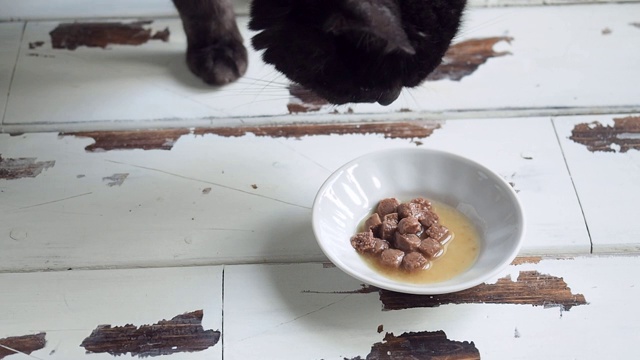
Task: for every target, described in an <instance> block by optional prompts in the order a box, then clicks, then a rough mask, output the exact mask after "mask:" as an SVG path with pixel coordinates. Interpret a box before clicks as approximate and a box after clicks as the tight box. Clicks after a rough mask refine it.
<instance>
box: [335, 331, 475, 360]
mask: <svg viewBox="0 0 640 360" xmlns="http://www.w3.org/2000/svg"><path fill="white" fill-rule="evenodd" d="M366 359H380V360H382V359H426V360H430V359H431V360H437V359H443V360H444V359H450V360H476V359H477V360H479V359H480V351H478V349H477V348H476V346H475V344H474V343H473V342H469V341H454V340H449V339H448V338H447V334H446V333H445V332H444V331H441V330H440V331H421V332H408V333H403V334H402V335H400V336H395V335H393V333H387V334H386V335H385V337H384V339H383V341H382V342H378V343H375V344H373V346H372V347H371V352H370V353H369V354H368V355H367V356H366ZM345 360H348V359H346V358H345ZM351 360H362V358H361V357H360V356H357V357H355V358H352V359H351Z"/></svg>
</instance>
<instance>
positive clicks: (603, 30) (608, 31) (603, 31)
mask: <svg viewBox="0 0 640 360" xmlns="http://www.w3.org/2000/svg"><path fill="white" fill-rule="evenodd" d="M611 32H612V31H611V29H610V28H608V27H606V28H604V29H602V35H609V34H611Z"/></svg>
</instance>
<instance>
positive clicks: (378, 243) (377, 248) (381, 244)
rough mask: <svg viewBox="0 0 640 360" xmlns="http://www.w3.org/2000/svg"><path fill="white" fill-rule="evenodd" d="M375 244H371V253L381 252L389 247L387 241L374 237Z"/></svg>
mask: <svg viewBox="0 0 640 360" xmlns="http://www.w3.org/2000/svg"><path fill="white" fill-rule="evenodd" d="M374 240H375V244H374V245H373V249H371V251H370V252H371V253H373V254H376V255H377V254H380V253H381V252H383V251H385V250H387V249H388V248H389V242H388V241H386V240H382V239H374Z"/></svg>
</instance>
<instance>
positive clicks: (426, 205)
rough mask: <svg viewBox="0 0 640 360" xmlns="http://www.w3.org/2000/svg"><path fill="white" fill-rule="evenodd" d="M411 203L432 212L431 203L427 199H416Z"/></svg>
mask: <svg viewBox="0 0 640 360" xmlns="http://www.w3.org/2000/svg"><path fill="white" fill-rule="evenodd" d="M410 202H411V203H414V204H418V205H420V206H421V207H423V208H426V209H429V210H431V201H429V200H427V199H425V198H415V199H412V200H411V201H410Z"/></svg>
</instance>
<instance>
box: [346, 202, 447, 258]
mask: <svg viewBox="0 0 640 360" xmlns="http://www.w3.org/2000/svg"><path fill="white" fill-rule="evenodd" d="M439 219H440V218H439V216H438V214H436V213H435V211H434V210H433V206H432V204H431V202H430V201H429V200H427V199H424V198H416V199H413V200H411V201H409V202H407V203H401V202H400V201H399V200H398V199H395V198H388V199H383V200H381V201H380V202H379V203H378V206H377V207H376V211H375V212H374V213H373V214H371V216H369V217H368V218H367V219H366V220H365V221H364V226H363V229H362V231H361V232H358V233H357V234H355V235H353V236H352V237H351V245H352V246H353V248H354V249H356V251H357V252H358V253H360V254H361V255H364V256H367V257H370V258H372V259H374V260H375V261H376V262H377V263H378V264H379V265H380V266H382V267H385V268H392V269H402V270H405V271H415V270H424V269H428V268H429V267H430V264H431V261H433V260H434V259H436V258H438V257H440V256H442V254H443V253H444V251H443V249H444V246H445V244H446V243H447V241H449V240H450V239H451V236H452V234H451V231H449V229H448V228H447V227H446V226H444V225H442V224H441V223H440V221H439Z"/></svg>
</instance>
